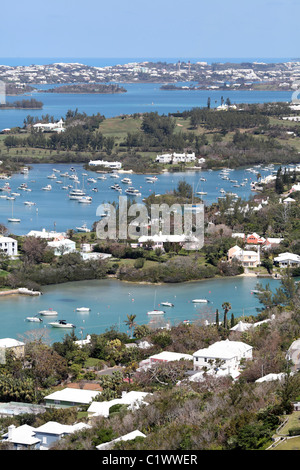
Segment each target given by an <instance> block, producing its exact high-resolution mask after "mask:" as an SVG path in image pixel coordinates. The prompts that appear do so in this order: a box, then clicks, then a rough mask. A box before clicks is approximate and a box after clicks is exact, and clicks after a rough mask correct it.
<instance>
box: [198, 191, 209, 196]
mask: <svg viewBox="0 0 300 470" xmlns="http://www.w3.org/2000/svg"><path fill="white" fill-rule="evenodd" d="M196 194H199V195H200V196H205V195H206V194H207V192H206V191H197V192H196Z"/></svg>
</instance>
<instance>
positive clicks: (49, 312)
mask: <svg viewBox="0 0 300 470" xmlns="http://www.w3.org/2000/svg"><path fill="white" fill-rule="evenodd" d="M39 315H43V316H44V317H54V316H56V315H58V313H57V312H56V311H55V310H52V308H49V309H48V310H40V312H39Z"/></svg>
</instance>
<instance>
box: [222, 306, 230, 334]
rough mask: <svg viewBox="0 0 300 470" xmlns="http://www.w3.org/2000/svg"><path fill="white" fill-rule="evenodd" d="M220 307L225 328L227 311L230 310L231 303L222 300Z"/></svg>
mask: <svg viewBox="0 0 300 470" xmlns="http://www.w3.org/2000/svg"><path fill="white" fill-rule="evenodd" d="M222 309H223V310H224V324H223V325H224V328H227V313H228V312H229V310H231V304H230V303H229V302H223V304H222Z"/></svg>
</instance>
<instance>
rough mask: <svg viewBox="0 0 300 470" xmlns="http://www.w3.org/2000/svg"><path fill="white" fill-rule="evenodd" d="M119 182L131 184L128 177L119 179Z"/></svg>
mask: <svg viewBox="0 0 300 470" xmlns="http://www.w3.org/2000/svg"><path fill="white" fill-rule="evenodd" d="M121 182H122V183H124V184H132V181H131V179H130V178H123V179H122V180H121Z"/></svg>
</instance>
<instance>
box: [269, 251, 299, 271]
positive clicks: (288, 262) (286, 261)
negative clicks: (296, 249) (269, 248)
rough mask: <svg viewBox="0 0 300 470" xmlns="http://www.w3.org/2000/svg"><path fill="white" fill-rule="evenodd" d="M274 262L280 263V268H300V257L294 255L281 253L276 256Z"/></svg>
mask: <svg viewBox="0 0 300 470" xmlns="http://www.w3.org/2000/svg"><path fill="white" fill-rule="evenodd" d="M274 262H275V263H278V265H279V267H280V268H287V267H288V266H292V267H297V266H300V256H299V255H295V254H294V253H279V255H278V256H275V258H274Z"/></svg>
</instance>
